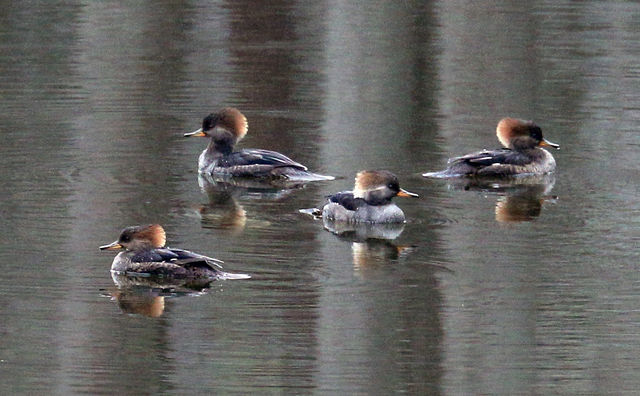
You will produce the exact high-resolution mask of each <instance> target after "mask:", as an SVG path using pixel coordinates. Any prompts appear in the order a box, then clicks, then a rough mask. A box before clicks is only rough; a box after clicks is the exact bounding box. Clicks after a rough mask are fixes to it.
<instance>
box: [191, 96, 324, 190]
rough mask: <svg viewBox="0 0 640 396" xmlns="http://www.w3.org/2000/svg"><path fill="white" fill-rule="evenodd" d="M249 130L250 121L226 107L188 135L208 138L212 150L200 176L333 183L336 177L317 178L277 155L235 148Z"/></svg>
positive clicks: (202, 163) (202, 162)
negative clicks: (210, 175) (324, 181)
mask: <svg viewBox="0 0 640 396" xmlns="http://www.w3.org/2000/svg"><path fill="white" fill-rule="evenodd" d="M247 130H248V123H247V118H246V117H245V116H244V115H243V114H242V113H241V112H240V111H239V110H238V109H235V108H233V107H225V108H224V109H222V110H220V111H219V112H218V113H211V114H209V115H208V116H206V117H205V118H204V120H202V128H200V129H198V130H196V131H193V132H190V133H185V134H184V136H185V137H190V136H202V137H209V138H210V139H211V141H210V142H209V146H208V147H207V148H206V149H205V150H204V151H203V152H202V154H200V158H199V160H198V171H199V172H200V173H205V174H212V175H222V176H231V177H257V178H269V179H280V178H283V179H290V180H300V181H316V180H333V179H334V177H333V176H325V175H318V174H315V173H311V172H308V171H307V167H306V166H304V165H302V164H300V163H298V162H295V161H294V160H292V159H291V158H289V157H287V156H285V155H283V154H280V153H277V152H275V151H269V150H260V149H244V150H239V151H233V148H234V146H235V145H236V143H238V142H239V141H240V140H241V139H242V138H243V137H244V136H245V135H246V134H247Z"/></svg>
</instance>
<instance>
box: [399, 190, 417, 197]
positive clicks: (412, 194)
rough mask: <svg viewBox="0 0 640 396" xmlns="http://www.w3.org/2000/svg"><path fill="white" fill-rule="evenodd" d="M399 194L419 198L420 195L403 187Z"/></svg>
mask: <svg viewBox="0 0 640 396" xmlns="http://www.w3.org/2000/svg"><path fill="white" fill-rule="evenodd" d="M397 195H398V196H399V197H412V198H418V197H419V195H418V194H416V193H412V192H409V191H407V190H404V189H402V188H401V189H400V192H398V194H397Z"/></svg>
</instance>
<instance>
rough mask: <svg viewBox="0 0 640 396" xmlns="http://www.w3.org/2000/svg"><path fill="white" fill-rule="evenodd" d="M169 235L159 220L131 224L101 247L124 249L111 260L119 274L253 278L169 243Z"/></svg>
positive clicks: (113, 268) (218, 261) (101, 248)
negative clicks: (235, 272)
mask: <svg viewBox="0 0 640 396" xmlns="http://www.w3.org/2000/svg"><path fill="white" fill-rule="evenodd" d="M166 239H167V238H166V234H165V231H164V229H163V228H162V226H160V225H159V224H151V225H145V226H131V227H127V228H125V229H124V230H122V232H121V233H120V237H119V238H118V240H117V241H115V242H112V243H110V244H108V245H104V246H100V250H116V249H124V251H123V252H120V253H118V255H117V256H116V257H115V258H114V259H113V263H112V264H111V271H112V272H114V273H119V274H126V275H141V276H160V277H173V278H192V279H202V278H206V279H211V280H213V279H246V278H249V276H248V275H244V274H231V273H227V272H223V271H222V267H221V266H220V264H221V263H222V261H220V260H218V259H215V258H212V257H207V256H204V255H202V254H198V253H193V252H190V251H188V250H183V249H172V248H169V247H166V246H165V242H166Z"/></svg>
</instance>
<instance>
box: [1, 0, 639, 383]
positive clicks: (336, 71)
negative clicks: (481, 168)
mask: <svg viewBox="0 0 640 396" xmlns="http://www.w3.org/2000/svg"><path fill="white" fill-rule="evenodd" d="M266 3H267V2H261V1H220V2H213V3H212V2H206V1H189V2H159V3H153V4H152V5H151V4H148V3H136V2H126V3H124V4H121V2H79V1H67V2H57V4H50V2H46V1H24V2H4V4H3V6H2V9H3V11H2V13H1V14H0V110H1V111H0V131H1V134H0V139H1V140H0V164H1V166H2V168H1V171H0V185H1V186H2V187H1V188H0V198H1V206H0V213H1V218H0V266H1V269H2V275H1V276H0V380H1V382H2V389H3V392H7V393H8V394H15V393H51V394H60V395H62V394H65V395H66V394H76V393H89V394H103V393H104V394H123V393H163V394H189V393H227V394H228V393H238V394H248V393H273V394H391V393H409V394H522V393H524V394H625V393H626V394H634V393H636V392H637V389H640V374H638V373H640V360H638V356H639V355H640V312H639V311H638V306H640V272H639V271H638V268H637V266H638V257H639V253H638V240H639V236H638V235H639V234H638V231H637V230H638V226H640V216H639V215H638V213H640V212H639V210H640V205H639V202H638V192H639V187H638V186H640V174H639V173H638V165H639V164H638V162H639V159H640V135H639V134H638V132H637V129H638V126H639V125H640V90H638V87H640V66H639V65H640V63H639V59H640V4H638V3H632V2H628V3H626V2H601V1H596V0H593V1H581V2H574V1H569V0H565V1H530V2H510V1H505V2H497V3H492V4H491V5H482V4H480V3H481V2H476V1H458V0H453V1H433V2H428V3H427V4H423V2H419V1H411V0H404V1H387V2H381V1H362V2H333V1H317V2H297V1H285V0H283V1H276V2H268V3H269V4H268V5H267V4H266ZM229 105H231V106H236V107H238V108H240V109H241V110H242V111H243V112H244V113H245V114H246V115H247V117H248V119H249V125H250V128H249V134H248V136H247V138H246V139H245V140H244V141H243V143H242V146H243V147H256V148H257V147H259V148H267V149H272V150H277V151H281V152H283V153H286V154H287V155H289V156H290V157H292V158H294V159H295V160H297V161H299V162H302V163H305V164H306V165H308V166H309V167H310V168H311V169H312V170H314V171H317V172H320V173H326V174H332V175H336V176H338V179H337V180H336V181H333V182H322V183H315V184H312V185H307V186H306V187H305V188H300V189H294V190H288V191H279V190H272V191H266V192H265V191H258V190H255V189H252V188H241V187H236V188H232V187H228V188H226V189H225V188H221V187H220V186H212V185H207V184H202V187H201V186H200V185H199V182H198V176H197V172H196V162H197V156H198V155H199V153H200V151H201V150H202V149H203V148H204V146H205V144H206V142H205V141H204V140H202V139H183V138H182V137H181V134H182V133H183V132H187V131H191V130H194V129H196V128H197V127H199V124H200V122H201V119H202V117H204V116H205V115H206V114H208V113H209V112H211V111H214V110H216V109H218V108H220V107H222V106H229ZM504 116H515V117H521V118H526V119H533V120H535V121H536V122H537V123H538V124H539V125H540V126H541V127H542V129H543V131H544V132H545V135H546V137H547V138H549V139H550V140H552V141H554V142H557V143H559V144H560V145H561V146H562V148H561V150H560V151H554V152H553V154H554V156H555V158H556V161H557V163H558V171H557V172H556V174H555V176H554V177H552V178H547V179H545V180H537V181H533V182H530V183H520V184H508V185H497V184H486V185H478V184H469V183H451V182H447V181H444V180H428V179H424V178H422V177H421V176H420V174H421V173H423V172H426V171H430V170H437V169H440V168H442V167H443V166H444V164H445V163H446V159H447V158H448V157H449V156H451V155H457V154H463V153H465V152H469V151H473V150H477V149H481V148H485V147H486V148H492V147H496V146H497V145H498V142H497V140H496V138H495V135H494V131H495V125H496V123H497V121H498V120H499V119H500V118H502V117H504ZM367 168H370V169H374V168H384V169H388V170H391V171H393V172H395V173H396V174H397V175H398V176H399V177H400V180H401V184H402V186H403V187H404V188H406V189H408V190H410V191H414V192H417V193H419V194H420V195H421V198H420V199H417V200H409V199H397V201H398V204H399V205H400V206H401V207H402V208H403V209H404V210H405V213H406V214H407V216H408V218H409V222H408V223H407V224H406V225H405V226H404V229H400V230H395V231H396V234H398V233H399V234H400V235H399V236H398V237H397V238H396V239H393V240H364V239H359V238H354V237H353V236H349V235H343V236H337V235H334V234H333V233H331V232H329V231H327V230H325V229H324V228H323V225H322V223H321V222H319V221H314V220H313V219H311V218H309V217H306V216H304V215H302V214H300V213H298V209H300V208H309V207H312V206H315V205H317V204H319V203H320V202H321V201H322V197H323V196H324V195H326V194H329V193H331V192H335V191H339V190H344V189H348V188H351V187H352V183H353V176H354V174H355V173H356V171H358V170H360V169H367ZM152 222H157V223H161V224H162V225H164V227H165V229H166V230H167V233H168V241H169V245H170V246H174V247H182V248H186V249H190V250H194V251H197V252H201V253H204V254H207V255H211V256H214V257H217V258H219V259H221V260H224V261H225V268H226V269H227V270H229V271H235V272H243V273H248V274H251V276H252V278H251V279H250V280H238V281H221V282H217V283H214V284H213V285H212V287H211V288H210V289H208V290H205V291H203V292H201V293H196V292H186V291H180V290H160V289H149V288H145V287H142V286H140V287H137V288H131V289H129V288H118V287H116V285H115V284H114V281H113V280H112V278H111V275H110V273H109V267H110V265H111V261H112V259H113V256H114V254H113V253H110V252H99V251H98V249H97V247H98V246H99V245H101V244H105V243H108V242H111V241H112V240H114V239H115V238H116V237H117V235H118V233H119V231H120V230H121V229H122V228H123V227H124V226H127V225H134V224H146V223H152Z"/></svg>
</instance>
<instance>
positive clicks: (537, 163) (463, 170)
mask: <svg viewBox="0 0 640 396" xmlns="http://www.w3.org/2000/svg"><path fill="white" fill-rule="evenodd" d="M496 135H498V140H500V143H502V145H503V146H504V147H505V148H502V149H498V150H482V151H478V152H475V153H471V154H467V155H463V156H462V157H455V158H451V159H449V161H448V167H447V169H445V170H443V171H440V172H429V173H424V174H423V175H422V176H424V177H435V178H447V177H461V176H497V177H500V176H515V175H539V174H545V173H550V172H553V171H554V170H555V169H556V161H555V160H554V159H553V156H552V155H551V153H550V152H548V151H547V150H545V149H543V148H542V147H553V148H556V149H557V148H560V146H559V145H557V144H555V143H551V142H550V141H548V140H546V139H545V138H544V137H542V130H541V129H540V127H539V126H538V125H536V124H534V123H533V122H532V121H524V120H519V119H516V118H503V119H502V120H500V122H499V123H498V127H497V128H496Z"/></svg>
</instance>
